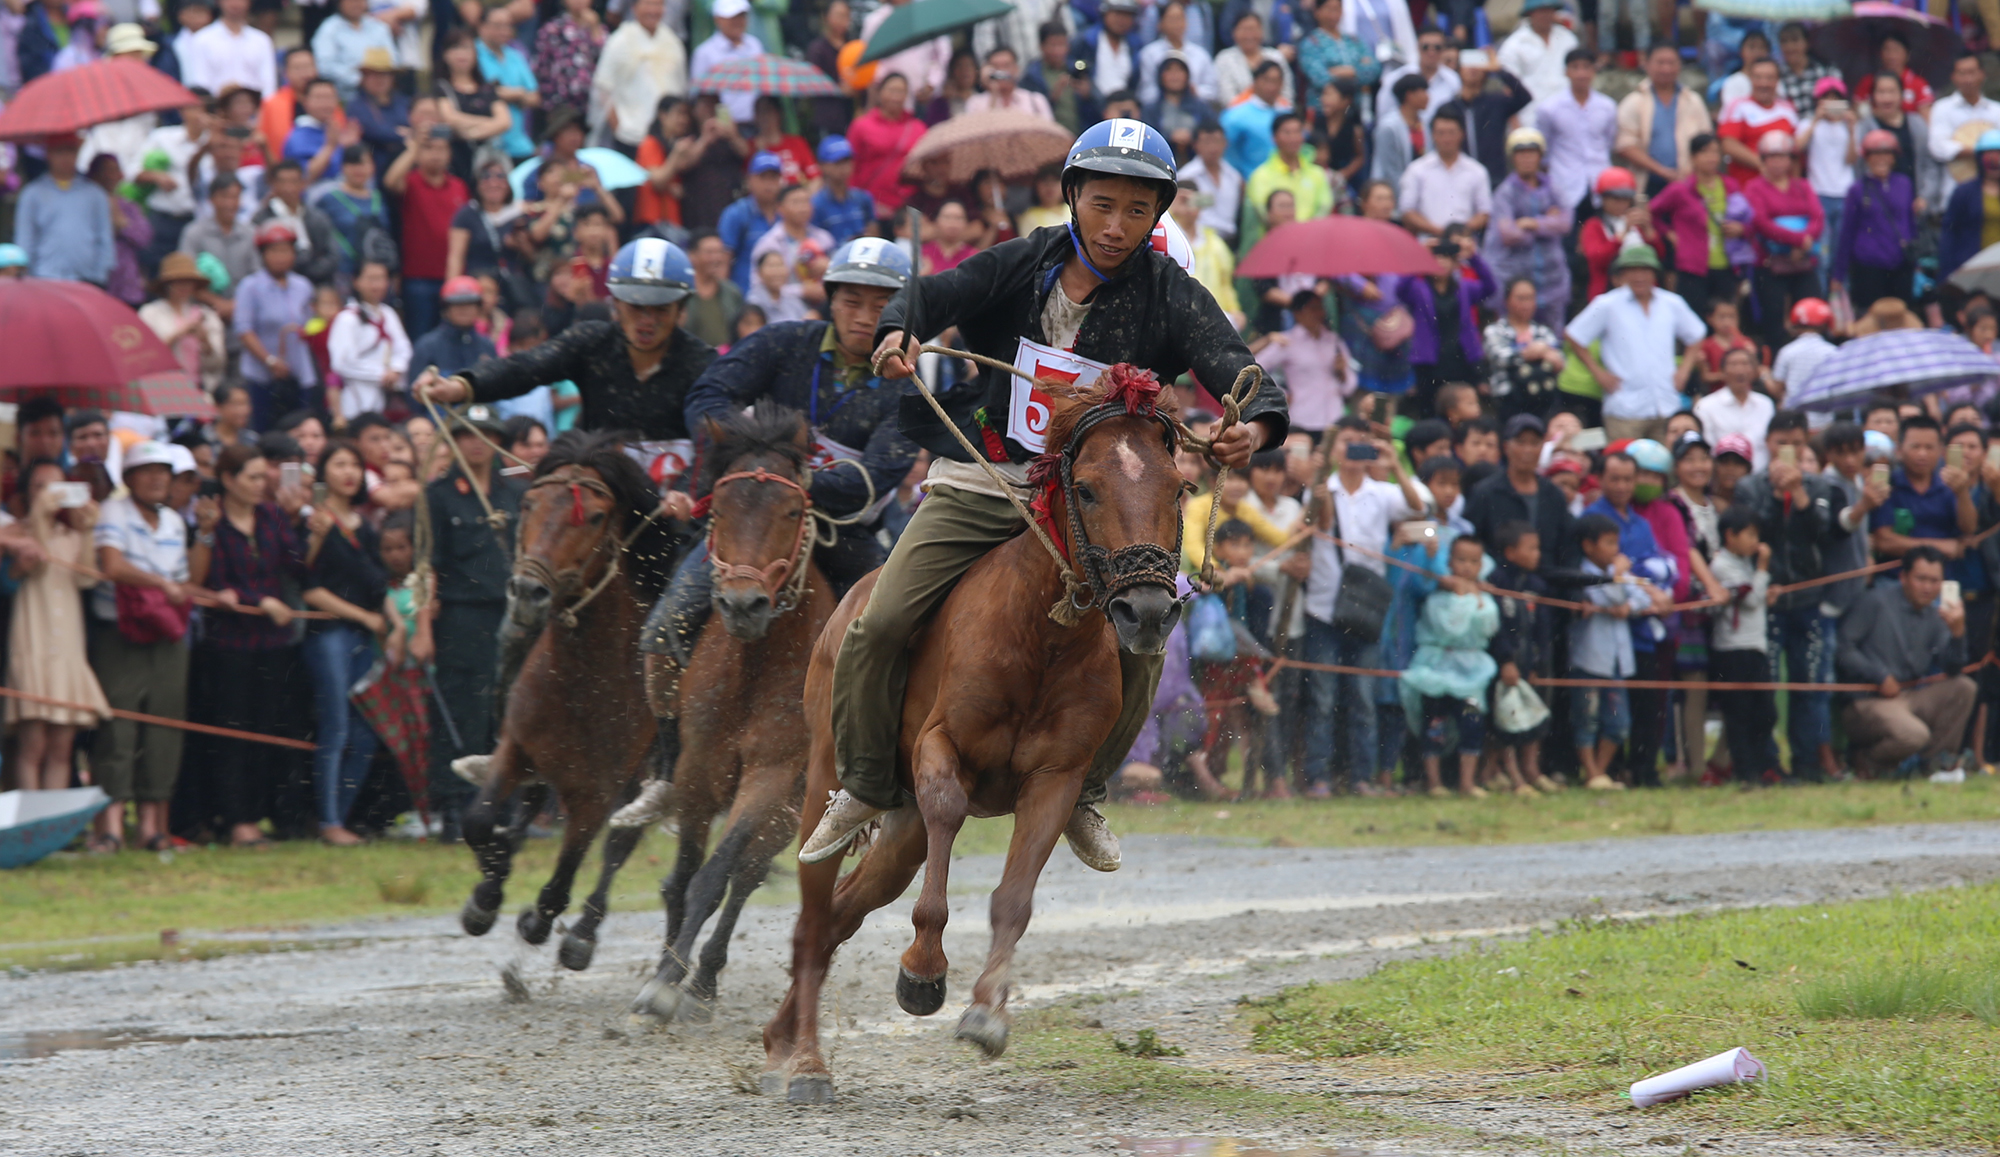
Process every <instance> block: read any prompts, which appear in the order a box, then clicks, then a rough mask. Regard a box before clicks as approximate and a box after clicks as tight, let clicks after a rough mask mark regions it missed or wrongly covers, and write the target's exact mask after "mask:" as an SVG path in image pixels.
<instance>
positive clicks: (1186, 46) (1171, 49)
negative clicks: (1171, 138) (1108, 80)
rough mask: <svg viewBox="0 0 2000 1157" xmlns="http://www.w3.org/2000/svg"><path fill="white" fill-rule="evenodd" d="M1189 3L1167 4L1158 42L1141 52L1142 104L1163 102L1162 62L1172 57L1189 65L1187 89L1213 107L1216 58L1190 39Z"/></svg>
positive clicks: (1173, 1) (1172, 0)
mask: <svg viewBox="0 0 2000 1157" xmlns="http://www.w3.org/2000/svg"><path fill="white" fill-rule="evenodd" d="M1187 32H1188V16H1187V2H1186V0H1167V2H1166V4H1165V5H1163V6H1162V7H1161V8H1160V35H1159V38H1158V39H1156V40H1154V41H1152V42H1151V43H1149V44H1147V45H1146V47H1144V48H1141V49H1140V50H1139V103H1140V104H1152V103H1153V102H1154V101H1156V100H1158V99H1160V62H1161V61H1163V60H1165V59H1166V58H1167V54H1169V53H1172V54H1173V55H1174V56H1177V57H1179V58H1180V59H1181V60H1184V61H1186V62H1187V66H1188V87H1189V88H1192V89H1193V90H1194V94H1195V95H1196V96H1198V97H1200V98H1201V99H1203V100H1205V101H1207V102H1208V103H1210V104H1214V103H1215V96H1216V92H1217V91H1218V86H1217V81H1216V79H1215V58H1214V57H1213V56H1210V55H1209V54H1208V50H1207V49H1206V48H1203V47H1202V46H1201V45H1199V44H1196V43H1195V42H1194V41H1192V40H1189V39H1188V35H1187Z"/></svg>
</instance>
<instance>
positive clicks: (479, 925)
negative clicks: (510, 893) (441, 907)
mask: <svg viewBox="0 0 2000 1157" xmlns="http://www.w3.org/2000/svg"><path fill="white" fill-rule="evenodd" d="M499 918H500V909H498V908H481V907H480V906H479V901H478V900H477V899H476V898H475V899H468V900H466V902H465V907H463V908H461V909H459V911H458V926H459V927H460V928H463V929H465V934H466V935H467V936H484V935H486V934H487V933H488V932H491V931H493V922H494V921H495V920H498V919H499Z"/></svg>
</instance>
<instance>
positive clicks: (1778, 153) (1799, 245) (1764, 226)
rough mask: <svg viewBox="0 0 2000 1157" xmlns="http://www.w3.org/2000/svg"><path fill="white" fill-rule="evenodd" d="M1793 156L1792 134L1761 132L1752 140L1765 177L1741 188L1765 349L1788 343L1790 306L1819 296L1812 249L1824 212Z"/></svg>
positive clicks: (1821, 228)
mask: <svg viewBox="0 0 2000 1157" xmlns="http://www.w3.org/2000/svg"><path fill="white" fill-rule="evenodd" d="M1797 152H1798V145H1797V142H1795V141H1794V140H1793V139H1792V134H1790V133H1786V132H1771V133H1765V134H1764V135H1763V137H1761V138H1760V139H1759V140H1758V141H1757V155H1758V158H1759V159H1760V160H1762V161H1763V162H1764V175H1763V176H1761V177H1753V178H1752V179H1751V180H1750V181H1749V182H1748V183H1747V184H1745V185H1744V186H1743V196H1744V199H1745V200H1747V201H1749V202H1750V209H1751V212H1752V214H1753V216H1752V217H1751V218H1750V234H1751V236H1752V237H1753V238H1755V240H1756V244H1757V250H1758V256H1757V272H1756V275H1755V287H1756V294H1757V312H1758V317H1757V324H1758V325H1759V326H1760V327H1761V328H1762V329H1763V331H1764V344H1766V345H1768V346H1770V347H1771V348H1772V349H1778V348H1779V347H1781V346H1783V345H1784V344H1785V343H1786V342H1787V341H1789V340H1791V335H1790V334H1789V333H1787V332H1785V319H1786V318H1787V317H1789V316H1791V312H1792V305H1793V303H1795V302H1798V301H1803V300H1804V299H1806V298H1808V297H1818V296H1819V293H1820V288H1819V258H1818V257H1817V256H1816V255H1814V253H1813V251H1812V248H1813V246H1814V245H1816V244H1818V242H1819V238H1820V234H1822V233H1824V232H1825V231H1826V212H1825V210H1824V209H1822V208H1821V207H1820V203H1819V196H1818V194H1816V193H1814V192H1813V188H1812V185H1811V184H1810V183H1809V182H1807V181H1806V179H1805V178H1804V177H1802V176H1800V175H1799V173H1798V171H1797V165H1796V160H1797V158H1796V154H1797Z"/></svg>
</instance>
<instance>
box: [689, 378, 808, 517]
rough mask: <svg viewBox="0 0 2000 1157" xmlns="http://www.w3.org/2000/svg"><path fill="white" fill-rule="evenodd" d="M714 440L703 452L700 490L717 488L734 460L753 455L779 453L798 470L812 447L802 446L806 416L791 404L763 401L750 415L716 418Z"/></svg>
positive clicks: (707, 490)
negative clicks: (718, 481) (784, 404)
mask: <svg viewBox="0 0 2000 1157" xmlns="http://www.w3.org/2000/svg"><path fill="white" fill-rule="evenodd" d="M712 421H713V426H712V427H711V434H712V437H713V441H712V443H711V445H710V446H709V447H708V449H707V450H706V451H705V452H704V453H703V454H702V459H701V481H700V488H699V490H698V491H697V493H701V494H706V493H708V492H709V491H710V490H712V489H714V488H715V480H716V479H718V478H720V477H722V475H723V474H724V473H725V472H726V471H727V470H728V469H729V466H730V463H732V462H738V461H741V460H742V459H743V458H744V457H745V456H746V455H750V454H775V455H777V456H779V457H780V458H783V459H784V460H785V461H786V462H788V463H790V464H791V466H792V467H793V468H794V469H797V468H800V467H803V466H804V465H805V464H806V457H807V454H808V447H807V446H803V445H800V443H799V433H800V431H802V430H805V429H806V419H805V415H804V414H801V413H799V412H798V411H797V410H794V409H792V408H791V407H790V406H781V405H779V404H778V403H776V402H771V401H762V402H758V403H757V404H756V405H754V406H752V407H751V408H750V412H749V413H747V414H730V415H728V416H726V417H723V418H719V419H713V420H712Z"/></svg>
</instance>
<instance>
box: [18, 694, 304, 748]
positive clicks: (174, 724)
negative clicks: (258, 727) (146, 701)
mask: <svg viewBox="0 0 2000 1157" xmlns="http://www.w3.org/2000/svg"><path fill="white" fill-rule="evenodd" d="M0 696H4V697H5V698H8V699H19V700H21V701H23V702H26V703H40V704H42V705H43V706H44V707H61V708H65V709H67V710H70V711H80V712H82V713H84V714H86V715H96V714H98V710H97V708H95V707H92V706H91V705H90V704H88V703H71V702H70V701H69V700H67V699H51V698H49V697H48V696H47V695H32V694H29V693H28V692H26V691H17V690H15V689H14V688H12V687H0ZM111 715H112V717H113V718H116V719H130V720H131V721H132V722H134V723H144V724H147V725H148V726H152V727H171V728H174V729H175V730H177V731H197V732H200V733H201V734H203V735H219V736H221V737H222V738H224V739H242V740H246V741H248V742H250V743H267V744H270V745H271V746H272V747H289V748H293V749H294V750H297V751H313V750H315V749H316V748H315V745H314V744H311V743H307V742H306V741H305V740H303V739H286V738H284V737H282V736H277V735H262V734H259V733H258V732H255V731H238V730H236V729H235V728H234V727H215V726H212V725H210V724H207V723H190V722H188V721H187V720H185V719H168V718H167V717H166V716H164V715H147V714H146V713H144V712H143V711H127V710H125V709H124V708H121V707H113V708H112V709H111Z"/></svg>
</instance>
